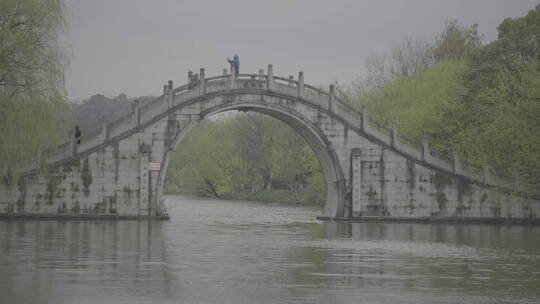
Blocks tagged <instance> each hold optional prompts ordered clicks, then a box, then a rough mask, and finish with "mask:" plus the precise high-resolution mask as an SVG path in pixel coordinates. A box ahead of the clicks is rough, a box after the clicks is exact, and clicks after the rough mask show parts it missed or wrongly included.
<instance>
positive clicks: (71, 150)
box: [69, 130, 77, 157]
mask: <svg viewBox="0 0 540 304" xmlns="http://www.w3.org/2000/svg"><path fill="white" fill-rule="evenodd" d="M75 155H77V143H76V142H75V132H74V131H73V130H72V131H71V132H69V156H71V157H75Z"/></svg>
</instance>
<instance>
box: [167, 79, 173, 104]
mask: <svg viewBox="0 0 540 304" xmlns="http://www.w3.org/2000/svg"><path fill="white" fill-rule="evenodd" d="M173 103H174V86H173V81H172V80H169V83H168V87H167V105H168V106H169V109H170V108H172V107H173Z"/></svg>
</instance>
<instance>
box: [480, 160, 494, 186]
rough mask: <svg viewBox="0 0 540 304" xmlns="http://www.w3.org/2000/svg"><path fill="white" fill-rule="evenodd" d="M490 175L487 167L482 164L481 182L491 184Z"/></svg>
mask: <svg viewBox="0 0 540 304" xmlns="http://www.w3.org/2000/svg"><path fill="white" fill-rule="evenodd" d="M491 178H492V176H491V173H490V172H489V166H488V164H486V163H483V164H482V182H483V183H484V184H489V183H490V182H491Z"/></svg>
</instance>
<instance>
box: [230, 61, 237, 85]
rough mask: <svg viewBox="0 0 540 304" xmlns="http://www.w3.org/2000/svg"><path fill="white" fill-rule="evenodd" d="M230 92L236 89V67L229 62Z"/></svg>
mask: <svg viewBox="0 0 540 304" xmlns="http://www.w3.org/2000/svg"><path fill="white" fill-rule="evenodd" d="M229 80H230V87H231V90H234V89H236V67H235V66H234V62H231V75H230V76H229Z"/></svg>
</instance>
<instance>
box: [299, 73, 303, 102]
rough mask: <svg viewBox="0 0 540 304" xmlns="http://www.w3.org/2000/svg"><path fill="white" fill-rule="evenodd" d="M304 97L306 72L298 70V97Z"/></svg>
mask: <svg viewBox="0 0 540 304" xmlns="http://www.w3.org/2000/svg"><path fill="white" fill-rule="evenodd" d="M303 97H304V72H298V98H303Z"/></svg>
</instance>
